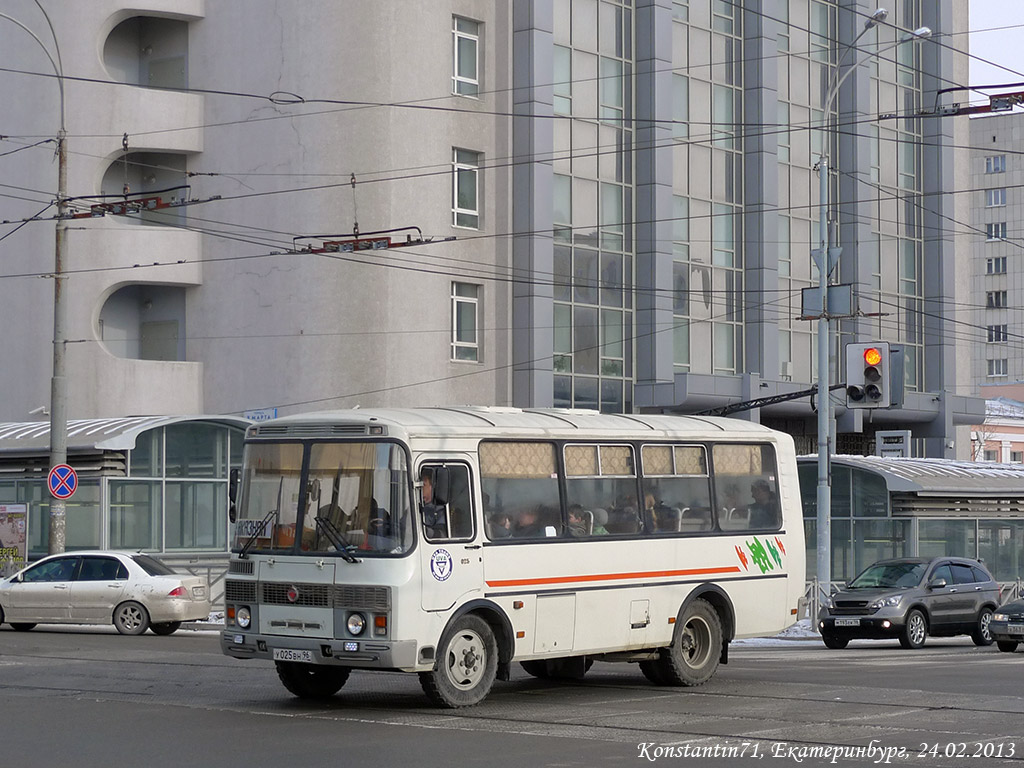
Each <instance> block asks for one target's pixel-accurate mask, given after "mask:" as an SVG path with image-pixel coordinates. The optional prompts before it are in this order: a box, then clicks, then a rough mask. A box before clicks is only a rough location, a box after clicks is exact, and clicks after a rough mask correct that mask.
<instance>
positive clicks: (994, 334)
mask: <svg viewBox="0 0 1024 768" xmlns="http://www.w3.org/2000/svg"><path fill="white" fill-rule="evenodd" d="M988 340H989V341H990V342H998V341H1006V326H1005V325H990V326H988Z"/></svg>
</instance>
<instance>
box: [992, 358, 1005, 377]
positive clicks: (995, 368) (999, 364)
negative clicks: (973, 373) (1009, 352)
mask: <svg viewBox="0 0 1024 768" xmlns="http://www.w3.org/2000/svg"><path fill="white" fill-rule="evenodd" d="M987 362H988V375H989V377H995V376H1006V374H1007V371H1008V370H1009V366H1008V364H1007V361H1006V358H1005V357H1004V358H1002V359H1000V360H988V361H987Z"/></svg>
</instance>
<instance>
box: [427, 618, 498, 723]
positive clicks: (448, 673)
mask: <svg viewBox="0 0 1024 768" xmlns="http://www.w3.org/2000/svg"><path fill="white" fill-rule="evenodd" d="M497 673H498V643H497V641H496V640H495V639H494V632H493V631H492V630H491V627H490V625H489V624H488V623H487V622H486V621H484V620H483V619H481V618H480V617H479V616H475V615H473V614H471V613H468V614H466V615H465V616H460V617H459V618H458V619H456V620H455V621H454V622H453V623H452V625H451V626H450V627H448V629H447V631H446V632H445V633H444V636H443V637H442V638H441V642H440V643H439V645H438V653H437V660H436V661H435V663H434V668H433V669H432V670H431V671H430V672H420V685H422V686H423V692H424V693H425V694H427V698H429V699H430V701H431V702H432V703H433V704H435V705H436V706H438V707H443V708H445V709H459V708H461V707H471V706H473V705H474V704H479V703H480V702H481V701H483V700H484V699H485V698H486V697H487V694H488V693H490V691H491V686H492V685H493V684H494V680H495V677H496V676H497Z"/></svg>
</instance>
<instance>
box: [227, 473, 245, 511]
mask: <svg viewBox="0 0 1024 768" xmlns="http://www.w3.org/2000/svg"><path fill="white" fill-rule="evenodd" d="M241 478H242V470H240V469H239V468H238V467H235V468H234V469H232V470H231V471H230V472H228V519H229V520H230V521H231V522H232V523H233V522H235V520H237V519H238V508H237V507H236V506H235V502H236V501H238V483H239V481H240V480H241Z"/></svg>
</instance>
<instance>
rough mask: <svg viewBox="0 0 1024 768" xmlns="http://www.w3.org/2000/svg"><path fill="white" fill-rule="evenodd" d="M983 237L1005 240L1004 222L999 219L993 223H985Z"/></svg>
mask: <svg viewBox="0 0 1024 768" xmlns="http://www.w3.org/2000/svg"><path fill="white" fill-rule="evenodd" d="M985 239H986V240H1005V239H1006V222H1005V221H1000V222H996V223H995V224H986V225H985Z"/></svg>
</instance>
